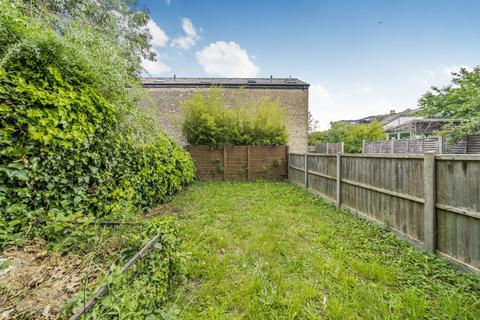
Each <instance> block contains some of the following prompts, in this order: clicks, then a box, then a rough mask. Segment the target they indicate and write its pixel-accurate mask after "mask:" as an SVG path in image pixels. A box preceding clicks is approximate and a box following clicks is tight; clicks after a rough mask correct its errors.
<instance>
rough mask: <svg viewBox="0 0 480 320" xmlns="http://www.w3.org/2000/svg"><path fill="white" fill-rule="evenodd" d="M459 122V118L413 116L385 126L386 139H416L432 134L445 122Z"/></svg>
mask: <svg viewBox="0 0 480 320" xmlns="http://www.w3.org/2000/svg"><path fill="white" fill-rule="evenodd" d="M450 123H453V124H459V123H460V120H449V119H427V118H417V117H415V118H413V119H410V120H408V121H405V122H401V123H399V124H397V125H391V126H388V127H385V131H386V132H387V135H388V140H392V139H396V140H399V139H417V138H423V137H427V136H430V135H432V134H433V133H434V132H435V131H438V130H441V129H442V127H443V126H444V125H446V124H450Z"/></svg>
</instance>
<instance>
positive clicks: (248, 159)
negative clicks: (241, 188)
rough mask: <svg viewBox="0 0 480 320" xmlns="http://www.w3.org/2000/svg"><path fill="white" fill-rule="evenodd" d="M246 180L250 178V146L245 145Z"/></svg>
mask: <svg viewBox="0 0 480 320" xmlns="http://www.w3.org/2000/svg"><path fill="white" fill-rule="evenodd" d="M287 157H288V153H287ZM287 159H288V158H287ZM248 180H250V146H247V181H248Z"/></svg>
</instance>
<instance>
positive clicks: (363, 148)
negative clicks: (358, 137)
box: [362, 140, 366, 154]
mask: <svg viewBox="0 0 480 320" xmlns="http://www.w3.org/2000/svg"><path fill="white" fill-rule="evenodd" d="M365 143H366V140H363V141H362V154H365Z"/></svg>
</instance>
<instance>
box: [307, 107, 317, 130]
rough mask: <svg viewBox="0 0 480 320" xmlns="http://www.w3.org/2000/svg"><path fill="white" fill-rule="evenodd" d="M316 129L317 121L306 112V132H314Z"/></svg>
mask: <svg viewBox="0 0 480 320" xmlns="http://www.w3.org/2000/svg"><path fill="white" fill-rule="evenodd" d="M317 129H318V120H315V118H314V117H313V115H312V113H311V112H310V111H308V132H314V131H315V130H317Z"/></svg>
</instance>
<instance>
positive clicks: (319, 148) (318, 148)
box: [308, 142, 344, 154]
mask: <svg viewBox="0 0 480 320" xmlns="http://www.w3.org/2000/svg"><path fill="white" fill-rule="evenodd" d="M308 152H312V153H326V154H337V153H339V152H344V150H343V142H339V143H324V144H317V145H314V146H308Z"/></svg>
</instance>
